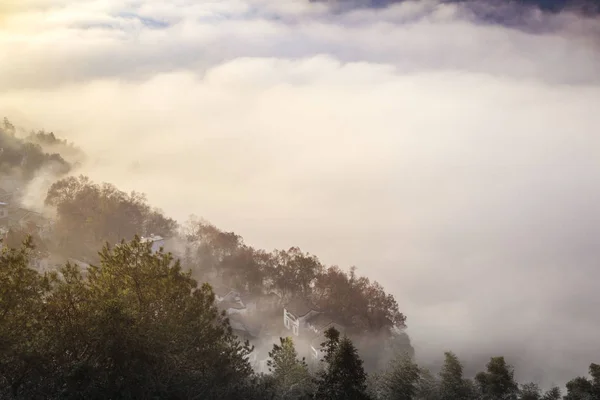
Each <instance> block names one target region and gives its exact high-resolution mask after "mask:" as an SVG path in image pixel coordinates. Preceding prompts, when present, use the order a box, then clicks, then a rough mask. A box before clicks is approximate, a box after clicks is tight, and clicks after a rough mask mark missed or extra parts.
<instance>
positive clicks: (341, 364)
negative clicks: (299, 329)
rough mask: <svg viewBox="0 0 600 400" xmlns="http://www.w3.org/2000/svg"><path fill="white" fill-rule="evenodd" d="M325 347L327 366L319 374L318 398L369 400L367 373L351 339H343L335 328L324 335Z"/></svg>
mask: <svg viewBox="0 0 600 400" xmlns="http://www.w3.org/2000/svg"><path fill="white" fill-rule="evenodd" d="M325 337H326V339H327V340H326V341H325V342H324V343H323V345H322V349H323V352H324V353H325V356H324V362H325V363H326V364H327V365H326V367H325V369H324V370H323V371H322V372H321V373H320V376H319V378H318V384H317V393H316V397H317V398H318V399H324V400H346V399H356V400H361V399H368V398H369V397H368V394H367V374H366V373H365V371H364V369H363V366H362V360H361V359H360V357H359V356H358V351H357V350H356V348H355V347H354V345H353V344H352V341H351V340H350V339H349V338H348V337H346V336H345V337H343V338H342V339H340V335H339V332H338V331H337V330H336V329H335V328H333V327H332V328H329V329H328V330H327V331H326V332H325Z"/></svg>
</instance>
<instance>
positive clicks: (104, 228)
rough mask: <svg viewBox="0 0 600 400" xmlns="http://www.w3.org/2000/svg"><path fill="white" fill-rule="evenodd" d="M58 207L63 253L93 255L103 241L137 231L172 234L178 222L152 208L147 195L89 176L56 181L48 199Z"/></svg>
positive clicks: (57, 228) (115, 240)
mask: <svg viewBox="0 0 600 400" xmlns="http://www.w3.org/2000/svg"><path fill="white" fill-rule="evenodd" d="M45 202H46V204H47V205H49V206H53V207H56V212H57V221H56V225H55V229H54V235H55V237H56V238H57V240H58V241H59V248H60V249H61V250H62V252H63V253H66V254H67V255H69V256H71V257H73V256H75V257H83V258H86V257H87V258H92V257H94V256H95V253H96V250H95V249H97V248H98V247H100V245H101V244H103V243H105V242H109V243H112V244H116V243H119V242H120V241H121V240H123V239H125V240H131V239H133V237H134V236H135V235H136V234H142V235H146V236H147V235H150V234H156V235H160V236H163V237H170V236H173V235H174V234H175V231H176V229H177V223H176V222H175V221H174V220H172V219H170V218H167V217H165V216H163V215H162V213H161V212H160V211H159V210H156V209H153V208H151V207H150V206H149V205H148V203H147V201H146V198H145V197H144V195H142V194H140V193H136V192H132V193H130V194H127V193H125V192H122V191H120V190H118V189H117V188H116V187H114V186H113V185H110V184H106V183H105V184H102V185H98V184H95V183H93V182H92V181H91V180H90V179H89V178H87V177H85V176H79V177H69V178H65V179H62V180H59V181H57V182H55V183H53V184H52V186H51V187H50V189H49V190H48V195H47V196H46V200H45Z"/></svg>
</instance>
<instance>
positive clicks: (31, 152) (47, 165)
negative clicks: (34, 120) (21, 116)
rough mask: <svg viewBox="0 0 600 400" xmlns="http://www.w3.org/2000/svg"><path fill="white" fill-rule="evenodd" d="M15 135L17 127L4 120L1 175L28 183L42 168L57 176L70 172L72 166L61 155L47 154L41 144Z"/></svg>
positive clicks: (0, 136) (0, 133)
mask: <svg viewBox="0 0 600 400" xmlns="http://www.w3.org/2000/svg"><path fill="white" fill-rule="evenodd" d="M15 134H16V128H15V126H14V125H13V124H12V123H10V121H9V120H8V119H6V118H4V121H3V123H2V124H0V173H2V174H11V175H16V177H17V178H19V179H23V180H25V181H27V180H30V179H32V178H33V177H34V176H35V174H36V173H37V172H39V171H40V170H41V169H42V168H44V169H46V170H48V171H52V172H54V173H55V174H56V175H62V174H66V173H67V172H69V171H70V169H71V165H70V164H69V163H68V162H67V161H65V160H64V159H63V158H62V157H61V156H60V155H59V154H57V153H46V152H44V150H43V149H42V146H40V145H39V144H37V143H33V142H31V141H27V140H23V139H19V138H18V137H16V136H15Z"/></svg>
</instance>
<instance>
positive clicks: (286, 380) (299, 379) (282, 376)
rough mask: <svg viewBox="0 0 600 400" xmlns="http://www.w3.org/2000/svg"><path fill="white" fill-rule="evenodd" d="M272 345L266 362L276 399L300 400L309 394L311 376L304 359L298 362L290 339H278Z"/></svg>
mask: <svg viewBox="0 0 600 400" xmlns="http://www.w3.org/2000/svg"><path fill="white" fill-rule="evenodd" d="M279 342H280V343H279V345H277V344H274V345H273V350H271V351H270V352H269V357H270V359H269V360H268V361H267V365H268V367H269V371H270V372H271V373H272V375H273V378H274V381H275V389H276V393H277V398H279V399H301V398H309V397H310V394H311V386H312V382H311V376H310V374H309V372H308V365H307V364H306V362H305V361H304V359H301V360H299V359H298V354H297V353H296V349H295V348H294V342H293V341H292V338H290V337H287V338H279Z"/></svg>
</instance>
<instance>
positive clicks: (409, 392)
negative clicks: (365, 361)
mask: <svg viewBox="0 0 600 400" xmlns="http://www.w3.org/2000/svg"><path fill="white" fill-rule="evenodd" d="M420 379H421V369H420V368H419V366H418V365H417V364H416V363H414V362H413V361H412V360H411V358H410V357H408V356H407V355H406V354H397V355H396V357H395V358H394V359H393V360H392V361H391V362H390V365H389V366H388V369H387V370H386V371H385V373H384V374H383V376H382V379H381V385H382V388H383V393H382V397H381V399H385V400H413V399H416V396H417V393H418V392H419V383H420Z"/></svg>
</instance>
